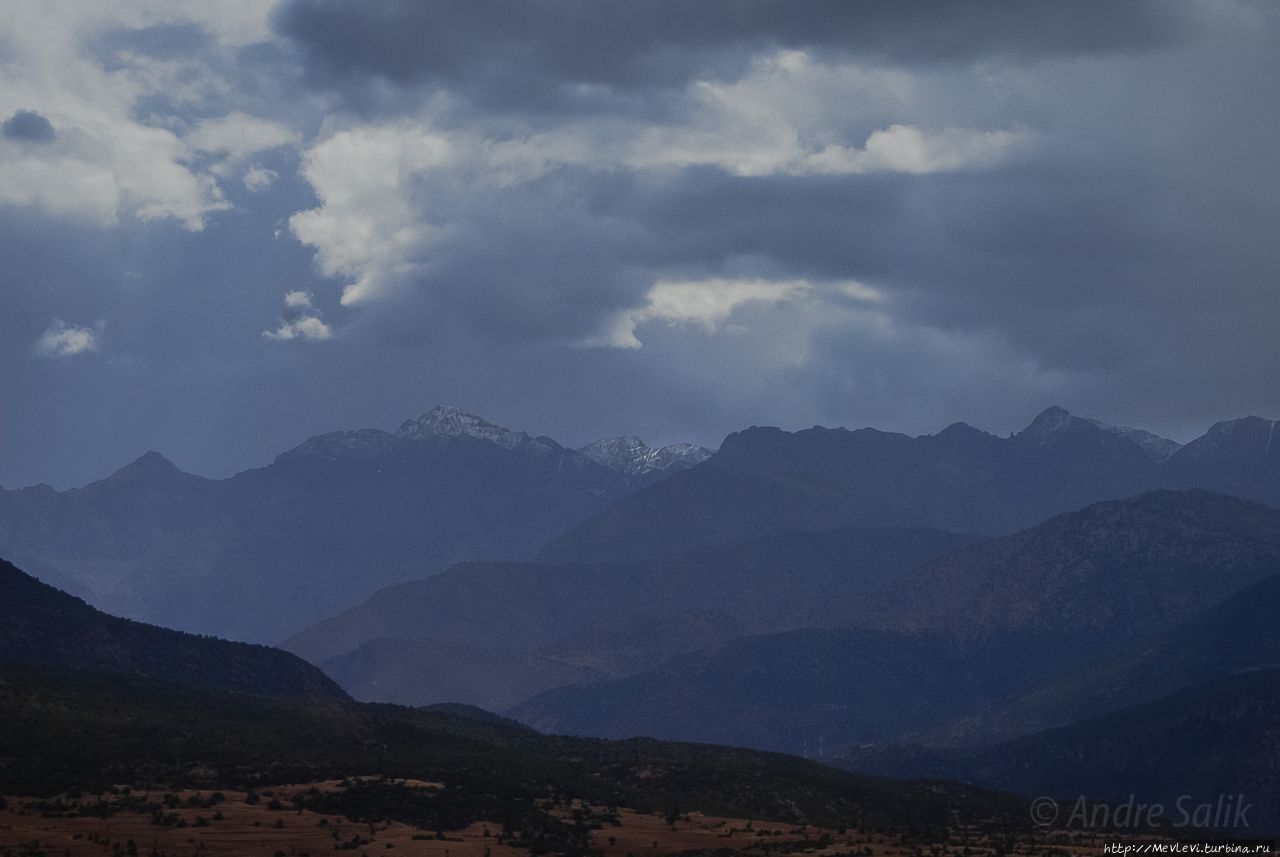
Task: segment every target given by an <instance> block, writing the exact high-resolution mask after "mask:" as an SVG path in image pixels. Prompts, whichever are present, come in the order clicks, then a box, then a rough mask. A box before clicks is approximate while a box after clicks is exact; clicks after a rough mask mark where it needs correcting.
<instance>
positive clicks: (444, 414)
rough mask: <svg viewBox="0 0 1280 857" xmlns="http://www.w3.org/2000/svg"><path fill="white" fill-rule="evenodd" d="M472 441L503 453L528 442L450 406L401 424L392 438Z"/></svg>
mask: <svg viewBox="0 0 1280 857" xmlns="http://www.w3.org/2000/svg"><path fill="white" fill-rule="evenodd" d="M463 435H466V436H467V437H474V438H477V439H479V440H487V441H489V442H490V443H493V444H497V445H498V446H501V447H504V448H506V449H515V448H516V447H517V446H524V445H525V444H527V443H529V442H530V441H532V438H531V437H529V435H527V434H525V433H524V432H513V431H511V430H510V429H508V428H504V427H502V426H500V425H495V424H494V423H491V422H489V421H488V420H486V419H485V418H484V417H481V416H477V415H476V414H473V413H471V412H470V411H464V410H463V409H462V408H458V407H454V406H453V405H437V406H436V407H434V408H432V409H431V410H429V411H427V412H426V413H425V414H423V415H422V416H420V417H418V418H417V419H416V420H405V421H404V424H403V425H401V426H400V430H399V431H397V432H396V437H402V438H405V439H407V440H418V439H420V438H424V437H430V436H445V437H460V436H463Z"/></svg>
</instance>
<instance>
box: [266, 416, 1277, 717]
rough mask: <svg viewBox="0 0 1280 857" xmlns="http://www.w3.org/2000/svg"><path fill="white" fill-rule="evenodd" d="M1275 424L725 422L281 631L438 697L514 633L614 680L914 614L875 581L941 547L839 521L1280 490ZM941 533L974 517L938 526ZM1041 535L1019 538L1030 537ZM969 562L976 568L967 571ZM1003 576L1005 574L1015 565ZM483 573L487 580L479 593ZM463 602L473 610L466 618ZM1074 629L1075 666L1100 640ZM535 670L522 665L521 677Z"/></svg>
mask: <svg viewBox="0 0 1280 857" xmlns="http://www.w3.org/2000/svg"><path fill="white" fill-rule="evenodd" d="M1270 425H1271V423H1269V422H1268V421H1265V420H1259V419H1256V418H1246V419H1243V420H1237V421H1234V422H1225V423H1219V424H1217V425H1216V426H1214V427H1213V428H1212V429H1211V430H1210V431H1209V432H1208V433H1207V434H1206V435H1205V436H1204V437H1202V438H1200V439H1198V440H1196V441H1193V442H1192V443H1190V444H1187V445H1185V446H1182V445H1179V444H1177V443H1176V442H1174V441H1171V440H1167V439H1164V438H1160V437H1158V436H1156V435H1154V434H1151V433H1149V432H1144V431H1141V430H1138V429H1130V428H1122V427H1116V426H1111V425H1108V424H1105V423H1102V422H1100V421H1098V420H1094V419H1089V418H1083V417H1077V416H1073V415H1071V414H1070V413H1068V412H1067V411H1065V410H1063V409H1061V408H1049V409H1047V410H1046V411H1044V412H1043V413H1041V414H1040V415H1038V416H1037V417H1036V418H1035V419H1034V420H1033V421H1032V422H1031V424H1030V425H1028V426H1027V428H1026V429H1024V430H1023V431H1021V432H1018V433H1017V434H1015V435H1012V436H1010V437H1007V438H1000V437H996V436H994V435H990V434H986V433H983V432H980V431H978V430H976V429H973V428H970V427H968V426H965V425H963V424H959V423H958V424H955V425H952V426H951V427H949V428H947V429H945V430H944V431H942V432H940V433H939V434H937V435H926V436H921V437H916V438H911V437H907V436H905V435H899V434H891V433H885V432H879V431H875V430H873V429H863V430H859V431H846V430H844V429H824V428H813V429H809V430H805V431H800V432H794V433H788V432H783V431H780V430H778V429H771V428H754V429H748V430H746V431H743V432H739V433H736V434H733V435H730V436H729V437H728V438H727V439H726V440H725V442H724V443H723V444H722V446H721V448H720V450H719V451H718V452H717V453H716V454H715V455H713V456H711V457H710V458H709V459H707V460H706V461H704V462H702V463H700V464H698V465H696V466H693V467H690V468H687V469H684V470H680V471H677V472H675V473H673V474H670V475H668V476H667V477H666V478H663V479H661V480H659V481H657V482H655V483H653V484H652V485H650V486H649V487H647V488H643V489H640V490H639V491H637V492H635V493H632V494H629V495H627V496H625V497H622V498H621V499H619V500H618V501H616V502H615V503H613V504H612V505H611V506H610V508H609V509H607V510H606V511H604V512H602V513H601V514H599V515H597V516H595V517H594V518H590V519H588V520H587V521H585V522H584V523H582V524H580V525H577V526H576V527H574V528H572V529H570V530H569V531H568V532H566V533H565V534H563V535H561V536H558V537H556V538H554V539H552V540H551V541H550V542H549V543H548V544H547V546H546V547H545V548H544V549H543V550H542V551H541V552H540V553H539V554H538V556H537V561H536V562H534V563H531V564H517V565H514V566H506V567H504V568H503V569H502V570H501V571H499V570H498V569H496V568H494V567H485V566H466V565H463V566H458V567H455V568H453V569H451V570H450V572H449V573H448V574H447V575H446V576H445V577H444V578H443V579H441V580H439V581H437V582H436V583H435V584H431V583H429V582H428V583H425V584H421V585H419V584H412V585H409V586H405V587H397V588H394V589H390V590H386V591H384V592H381V593H379V594H377V595H375V596H374V597H373V598H371V599H370V600H369V601H368V602H366V603H364V604H362V605H359V606H357V607H355V608H352V609H351V610H348V611H346V612H345V613H343V614H341V615H339V616H337V617H334V618H333V619H332V620H328V621H325V622H322V623H319V624H317V625H316V626H313V627H312V628H309V629H307V630H305V631H303V632H302V633H300V634H298V635H296V636H294V637H292V638H290V639H289V640H287V641H286V642H285V643H284V645H285V646H286V648H289V649H290V650H291V651H295V652H298V653H299V654H302V655H303V656H304V657H307V658H308V659H310V660H311V661H312V662H313V663H317V664H321V665H322V666H326V668H328V663H329V662H330V661H331V660H333V659H341V660H340V664H341V666H340V667H338V666H336V665H335V667H334V669H340V675H341V680H342V682H343V683H344V686H346V687H348V689H350V690H352V692H354V693H357V694H358V695H360V696H362V698H369V699H387V700H391V699H395V700H397V701H418V702H431V701H436V700H437V699H438V698H439V697H437V696H436V695H435V694H436V692H437V691H436V690H435V688H439V687H448V686H452V685H451V684H450V682H451V681H452V679H451V678H450V676H451V674H453V673H455V672H456V673H457V674H463V675H465V673H466V671H467V668H466V666H465V664H468V663H481V662H483V663H486V664H489V665H491V666H492V668H493V669H495V670H497V671H499V672H503V671H504V670H506V671H508V672H510V670H508V669H507V668H506V667H503V666H501V665H500V664H498V663H495V662H494V661H493V657H494V656H495V655H499V654H500V653H502V652H508V653H510V656H511V658H515V659H516V660H518V659H519V658H524V657H527V656H537V657H539V658H544V659H550V660H552V661H558V662H561V663H563V664H567V665H569V666H572V667H583V668H587V669H589V670H595V671H597V672H598V673H600V678H603V679H620V678H625V677H626V676H628V675H634V674H636V673H640V672H644V671H645V670H647V669H652V668H656V667H658V666H660V665H662V664H663V663H664V662H665V661H666V660H668V659H670V658H673V657H676V656H679V655H683V654H687V653H691V652H694V651H698V650H701V649H706V648H708V647H711V646H715V645H719V644H721V643H726V642H728V641H730V640H733V639H735V638H741V637H744V636H748V635H753V634H763V633H775V632H785V631H790V630H796V629H803V628H837V629H838V628H848V627H867V628H875V627H877V623H876V621H875V619H874V617H875V615H880V616H884V617H889V616H894V617H897V618H898V620H900V621H902V620H905V617H908V616H912V615H916V614H917V613H918V612H919V611H917V610H916V609H915V606H914V605H912V604H909V603H907V604H905V605H904V604H903V603H896V604H891V603H884V604H879V605H878V606H877V604H876V602H875V598H879V597H881V596H880V595H876V596H875V597H873V598H868V597H867V596H868V594H869V593H870V592H871V591H872V590H876V589H884V588H886V587H887V586H888V585H889V584H890V583H891V582H892V579H893V578H895V577H896V576H898V575H903V574H905V573H906V572H907V571H909V570H910V569H911V567H912V566H913V565H915V564H919V563H922V562H924V561H925V560H926V559H929V558H931V557H930V556H929V555H926V554H925V553H922V552H920V551H915V550H909V549H906V548H905V547H904V545H906V544H907V543H908V542H909V541H910V537H900V538H899V539H898V541H897V545H896V546H894V547H889V548H886V550H885V551H883V552H882V554H881V556H880V557H879V558H878V559H877V560H876V561H875V563H872V564H870V565H869V564H868V563H867V562H862V561H860V560H859V557H860V554H859V553H858V549H857V548H856V547H853V546H850V545H846V544H844V543H841V542H840V540H839V537H838V535H836V534H839V533H845V534H851V533H854V532H855V531H857V532H861V533H863V534H864V535H865V534H866V533H869V532H872V531H879V532H883V533H888V532H897V533H899V534H905V533H907V532H908V531H913V530H914V531H917V532H925V531H928V532H930V533H932V534H934V535H933V538H934V542H933V543H934V544H935V545H936V546H937V553H939V554H940V553H946V552H949V551H951V550H954V549H955V548H958V547H961V546H962V545H963V544H971V543H973V542H976V541H978V540H980V539H981V538H982V536H980V535H978V534H979V533H984V534H988V535H989V534H991V533H1010V532H1015V531H1017V530H1018V529H1019V528H1023V527H1032V526H1034V525H1036V524H1039V523H1040V522H1041V521H1043V520H1045V519H1046V518H1049V517H1051V516H1053V515H1056V514H1060V513H1062V512H1065V511H1068V510H1071V509H1078V508H1081V507H1084V506H1087V505H1088V504H1089V503H1096V502H1098V501H1102V500H1111V499H1117V498H1121V497H1127V496H1132V495H1135V494H1140V493H1142V492H1149V491H1151V490H1154V489H1159V488H1160V487H1161V486H1170V485H1174V486H1178V487H1185V486H1186V485H1187V484H1188V483H1189V484H1191V485H1195V484H1197V483H1203V484H1204V485H1207V486H1212V487H1221V486H1223V485H1228V486H1230V487H1232V488H1233V489H1234V490H1235V491H1236V493H1237V494H1244V495H1247V496H1252V497H1254V498H1255V499H1258V498H1260V499H1263V500H1267V501H1270V502H1273V503H1277V502H1280V488H1278V486H1280V478H1273V476H1272V472H1271V469H1272V468H1274V467H1275V462H1276V461H1277V460H1280V459H1277V458H1276V455H1277V452H1278V451H1280V450H1278V451H1273V450H1272V449H1271V448H1269V447H1268V446H1267V442H1268V440H1269V437H1268V436H1264V435H1263V434H1262V433H1261V428H1262V427H1264V426H1270ZM624 446H625V445H624ZM1153 514H1155V515H1157V516H1158V514H1159V513H1158V512H1157V513H1153ZM1097 526H1098V527H1102V528H1105V527H1106V526H1107V523H1106V522H1105V521H1103V522H1100V523H1098V524H1097ZM946 532H953V533H961V534H963V535H959V536H956V540H955V541H951V542H944V541H938V540H937V539H938V538H940V536H939V534H941V533H946ZM771 540H772V541H771ZM965 540H967V541H965ZM1049 541H1051V542H1052V539H1049ZM824 543H825V547H824ZM1042 547H1044V546H1041V545H1026V546H1025V547H1023V548H1020V549H1018V550H1019V551H1020V552H1021V554H1022V555H1025V556H1038V555H1040V554H1039V553H1038V552H1039V551H1040V550H1041V549H1042ZM1183 547H1186V546H1185V545H1183V546H1178V547H1173V546H1170V547H1169V548H1168V550H1169V551H1171V552H1173V553H1178V552H1179V551H1181V550H1182V548H1183ZM895 552H897V555H896V556H893V554H894V553H895ZM958 556H961V557H963V554H961V555H958ZM975 556H978V557H985V556H986V555H985V554H983V553H982V552H981V551H979V553H978V554H975ZM814 561H818V562H820V563H825V569H826V571H824V572H822V573H823V574H825V575H826V577H825V578H822V579H821V581H818V580H817V579H812V580H811V579H809V578H807V577H806V575H810V574H813V573H815V572H814V567H813V566H812V563H813V562H814ZM957 561H959V560H957ZM978 561H986V560H982V559H979V560H978ZM872 566H878V567H879V568H880V570H878V571H875V570H869V569H870V568H871V567H872ZM655 569H657V570H659V573H657V574H655V572H654V570H655ZM961 577H963V578H964V579H966V580H976V579H977V577H976V574H973V573H969V572H966V573H965V574H963V575H961ZM499 578H500V579H501V580H502V581H503V582H502V583H494V581H495V580H497V579H499ZM446 581H447V582H446ZM815 584H816V585H815ZM992 585H993V586H997V587H1000V586H1007V587H1008V591H1009V592H1010V593H1012V592H1015V591H1018V587H1019V586H1021V585H1022V584H1021V583H1019V581H1018V580H1017V579H1010V580H1007V581H1003V582H999V581H997V582H994V583H993V584H992ZM709 587H710V588H709ZM477 592H485V593H488V594H487V595H486V596H485V597H484V598H483V599H479V598H477V597H476V595H475V593H477ZM938 592H939V593H941V590H938ZM747 593H750V595H747ZM952 594H953V595H955V596H956V597H959V596H958V594H956V593H952ZM937 597H942V596H941V595H940V594H938V595H937ZM1133 597H1143V596H1142V595H1141V593H1137V592H1130V591H1128V590H1126V589H1125V588H1124V586H1123V585H1120V586H1118V587H1117V588H1113V589H1112V590H1108V591H1107V594H1106V595H1102V594H1099V597H1098V598H1097V599H1096V604H1097V605H1098V606H1099V609H1102V610H1104V611H1105V610H1112V611H1114V610H1115V609H1117V608H1118V607H1119V606H1120V604H1121V603H1122V601H1123V599H1126V598H1133ZM1196 597H1197V596H1196V595H1195V594H1194V593H1190V594H1188V595H1187V598H1188V599H1191V600H1193V601H1194V599H1195V598H1196ZM1110 598H1115V599H1121V600H1120V601H1115V602H1112V601H1108V599H1110ZM908 600H909V599H908ZM901 601H902V599H901V598H900V599H899V602H901ZM508 604H512V605H513V606H510V607H508V606H504V605H508ZM481 605H483V607H482V606H481ZM546 605H551V606H546ZM753 607H754V609H755V611H756V615H752V614H751V611H752V609H753ZM1009 607H1010V605H1009V604H1003V605H1000V606H998V607H992V608H991V609H992V610H996V611H1000V610H1005V609H1008V608H1009ZM476 614H483V615H476ZM462 617H467V618H466V620H465V627H459V625H458V623H459V621H461V618H462ZM932 621H934V620H933V619H932V618H928V619H923V618H922V619H919V620H918V622H917V624H918V625H920V624H928V623H929V622H932ZM1095 624H1096V623H1095ZM1083 627H1085V625H1082V626H1081V628H1083ZM917 630H918V628H917ZM1075 633H1076V637H1077V638H1078V639H1080V640H1081V641H1082V642H1081V645H1080V646H1078V648H1077V651H1076V656H1078V659H1079V660H1078V662H1077V663H1076V665H1081V664H1083V663H1084V662H1085V661H1086V660H1087V659H1088V657H1090V656H1091V655H1092V653H1093V649H1092V648H1090V647H1091V646H1094V645H1095V644H1096V643H1098V642H1099V640H1095V639H1093V638H1090V637H1088V636H1087V635H1084V632H1083V631H1080V630H1077V632H1075ZM552 637H556V639H551V638H552ZM394 639H402V640H406V641H409V640H412V641H415V644H416V645H419V646H420V645H422V644H424V642H427V641H430V642H434V643H447V644H450V645H453V646H465V647H467V649H468V655H467V657H466V658H465V659H464V658H462V657H461V656H460V657H459V659H458V660H457V663H458V667H457V670H456V671H455V670H452V669H450V668H449V667H448V665H447V664H443V663H442V662H440V661H438V660H437V661H433V663H434V664H435V665H436V666H435V667H433V668H432V669H431V670H427V669H420V670H418V671H417V672H416V674H415V671H414V668H413V665H412V661H413V659H412V657H411V656H410V655H409V654H408V653H407V652H408V651H409V649H406V653H404V654H396V653H395V650H394V646H392V645H390V644H389V643H387V642H386V641H388V640H394ZM370 641H382V642H379V643H378V646H379V647H380V652H381V654H380V656H379V657H376V658H374V657H370V656H369V655H368V653H365V655H363V656H361V655H357V654H356V653H357V651H358V649H359V648H360V647H361V646H364V645H366V644H367V643H369V642H370ZM1028 642H1029V641H1028ZM1028 651H1030V649H1028ZM459 654H460V653H459ZM348 656H349V657H348ZM477 659H479V660H477ZM393 661H394V662H396V663H394V664H393V663H392V662H393ZM510 663H515V660H512V661H510ZM539 663H543V664H544V666H545V662H542V661H540V662H539ZM360 665H367V667H361V666H360ZM1027 668H1028V667H1023V669H1024V670H1025V669H1027ZM1063 668H1065V666H1064V667H1063ZM365 671H367V672H368V673H369V674H368V675H362V672H365ZM375 673H376V674H377V675H376V676H375V675H374V674H375ZM335 674H337V673H335ZM540 674H542V675H546V676H550V674H551V673H550V672H549V671H548V670H546V669H543V670H541V671H540ZM393 675H394V676H396V678H394V679H393V678H392V676H393ZM548 680H549V679H548ZM580 680H581V677H579V678H576V679H575V680H574V681H572V682H566V684H574V683H579V682H580ZM529 687H530V685H529V684H528V683H522V684H521V685H520V691H519V692H524V691H525V690H527V689H528V688H529ZM550 687H551V685H548V686H547V688H550ZM544 689H546V688H544ZM513 695H515V694H514V693H508V692H503V691H501V690H499V689H498V688H496V687H491V688H490V691H489V692H487V693H486V694H484V695H482V696H475V697H469V698H466V699H465V700H463V701H467V702H472V703H476V704H482V705H497V704H498V702H499V700H502V701H505V700H506V699H508V698H510V697H511V696H513ZM539 722H544V723H545V722H554V718H553V719H552V720H549V721H539Z"/></svg>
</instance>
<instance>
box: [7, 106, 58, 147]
mask: <svg viewBox="0 0 1280 857" xmlns="http://www.w3.org/2000/svg"><path fill="white" fill-rule="evenodd" d="M0 133H3V134H4V136H5V137H6V138H7V139H9V140H17V141H18V142H20V143H52V142H53V141H54V138H55V137H57V134H56V133H55V132H54V130H53V123H52V122H50V121H49V119H48V118H47V117H45V116H42V115H40V114H39V113H36V112H35V111H34V110H17V111H14V114H13V115H12V116H10V117H9V118H8V119H6V120H4V122H3V124H0Z"/></svg>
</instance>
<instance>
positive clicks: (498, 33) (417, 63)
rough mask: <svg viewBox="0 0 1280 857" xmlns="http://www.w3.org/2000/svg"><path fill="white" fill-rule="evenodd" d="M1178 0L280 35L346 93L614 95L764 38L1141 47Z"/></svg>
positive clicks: (305, 8) (767, 8)
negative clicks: (440, 90)
mask: <svg viewBox="0 0 1280 857" xmlns="http://www.w3.org/2000/svg"><path fill="white" fill-rule="evenodd" d="M1186 11H1187V10H1186V9H1185V8H1183V7H1180V6H1176V5H1173V4H1168V3H1159V2H1148V0H1134V2H1125V3H1114V2H1107V0H1082V2H1076V3H1069V4H1063V3H1056V2H1052V0H1027V2H1021V3H1016V4H1009V3H1001V2H993V0H958V2H951V3H944V4H938V3H929V2H924V0H919V2H915V1H914V0H913V2H903V0H860V2H852V3H851V2H845V0H808V2H802V3H789V4H785V5H784V4H779V3H777V2H774V0H703V2H696V3H690V2H684V0H615V2H608V3H599V2H594V1H593V0H526V2H519V3H510V2H503V0H472V2H467V3H452V2H446V0H428V2H421V1H420V0H382V2H377V3H365V4H354V5H353V4H350V3H345V2H341V0H288V2H286V3H284V4H283V5H282V6H281V7H280V8H279V10H278V11H277V14H276V18H275V23H276V27H277V29H278V31H279V32H280V33H282V34H283V35H285V36H287V37H288V38H289V39H291V40H292V41H293V43H294V44H295V45H296V46H297V47H298V49H299V50H300V51H301V53H302V56H303V58H304V60H305V62H306V64H307V67H308V68H309V70H310V72H311V74H312V75H313V77H314V80H315V82H316V83H318V84H320V85H323V86H329V87H334V88H336V89H339V90H342V91H345V92H347V93H348V94H349V95H352V96H353V100H355V101H358V102H359V101H364V102H368V101H369V100H370V99H373V100H375V101H376V100H378V99H379V98H385V93H381V94H380V93H379V92H378V91H377V90H376V89H370V88H369V87H363V88H362V87H361V86H360V84H361V83H362V82H366V83H367V82H369V81H372V80H384V81H389V82H391V83H393V84H396V85H400V86H411V85H415V84H419V83H424V82H426V83H437V84H440V85H443V86H447V87H450V88H451V89H455V90H457V91H462V92H467V93H470V94H471V95H472V96H473V97H474V98H476V99H477V100H480V101H482V102H488V103H502V104H506V105H508V106H510V105H514V104H526V105H528V104H533V105H535V106H541V107H543V108H547V107H550V106H553V105H561V106H564V105H573V106H576V107H578V108H586V109H590V108H591V107H593V106H600V105H604V104H608V105H612V106H616V105H617V104H618V101H617V100H616V95H617V94H616V93H610V94H609V96H608V97H605V96H603V95H602V94H601V92H599V91H598V89H597V88H598V87H606V88H609V89H611V90H621V91H624V92H625V91H626V90H631V89H636V88H639V89H648V88H653V87H670V86H680V85H683V84H684V83H686V82H687V81H688V80H690V79H691V78H693V77H694V76H704V77H711V78H730V77H733V76H736V75H737V74H738V73H740V72H741V71H742V69H743V68H744V66H745V64H746V62H747V60H748V59H749V58H750V57H751V56H752V55H754V54H756V53H758V52H759V51H761V50H765V49H776V48H807V49H817V50H823V51H830V52H837V53H842V54H855V55H858V56H860V57H861V58H863V59H864V60H866V61H869V62H879V63H901V62H907V63H932V62H953V61H968V60H973V59H975V58H982V57H989V56H1004V57H1011V58H1018V59H1026V58H1039V57H1054V56H1062V55H1077V54H1108V53H1114V52H1121V53H1123V52H1132V51H1143V50H1149V49H1152V48H1156V47H1159V46H1162V45H1166V44H1169V43H1170V42H1172V41H1174V40H1176V39H1179V38H1180V37H1182V36H1183V35H1184V34H1185V33H1186V32H1187V30H1188V28H1189V27H1190V26H1191V22H1190V21H1189V20H1188V15H1187V14H1186Z"/></svg>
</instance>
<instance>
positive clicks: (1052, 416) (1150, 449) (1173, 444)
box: [1017, 405, 1182, 462]
mask: <svg viewBox="0 0 1280 857" xmlns="http://www.w3.org/2000/svg"><path fill="white" fill-rule="evenodd" d="M1077 426H1087V427H1090V428H1093V429H1095V430H1097V431H1100V432H1103V433H1105V434H1109V435H1112V436H1113V437H1119V438H1124V439H1125V440H1127V441H1129V442H1130V443H1133V444H1135V445H1137V446H1138V447H1139V448H1140V449H1141V450H1142V451H1143V452H1145V453H1146V454H1147V457H1149V458H1150V459H1151V460H1153V461H1157V462H1158V461H1164V460H1165V459H1167V458H1168V457H1169V456H1171V455H1173V454H1174V453H1175V452H1177V451H1178V450H1179V449H1180V448H1181V446H1182V445H1181V444H1180V443H1178V442H1177V441H1174V440H1169V439H1168V438H1167V437H1160V436H1159V435H1157V434H1152V433H1151V432H1149V431H1143V430H1142V429H1136V428H1129V427H1128V426H1117V425H1112V424H1111V423H1104V422H1102V421H1101V420H1095V419H1091V418H1089V417H1077V416H1074V415H1073V414H1072V413H1071V412H1070V411H1068V410H1067V409H1066V408H1061V407H1058V406H1057V405H1055V406H1053V407H1051V408H1046V409H1045V410H1044V411H1042V412H1041V413H1040V415H1039V416H1037V417H1036V418H1035V419H1034V420H1032V421H1031V425H1029V426H1027V427H1026V428H1025V429H1023V430H1022V431H1021V432H1019V433H1018V435H1017V436H1018V437H1020V438H1024V439H1026V440H1032V441H1036V442H1038V443H1040V444H1041V445H1043V444H1046V443H1049V442H1050V441H1052V440H1053V438H1054V437H1056V436H1058V435H1060V434H1062V433H1063V432H1065V431H1067V430H1069V429H1072V428H1074V427H1077Z"/></svg>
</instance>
